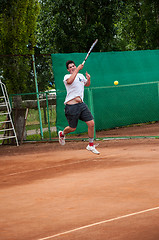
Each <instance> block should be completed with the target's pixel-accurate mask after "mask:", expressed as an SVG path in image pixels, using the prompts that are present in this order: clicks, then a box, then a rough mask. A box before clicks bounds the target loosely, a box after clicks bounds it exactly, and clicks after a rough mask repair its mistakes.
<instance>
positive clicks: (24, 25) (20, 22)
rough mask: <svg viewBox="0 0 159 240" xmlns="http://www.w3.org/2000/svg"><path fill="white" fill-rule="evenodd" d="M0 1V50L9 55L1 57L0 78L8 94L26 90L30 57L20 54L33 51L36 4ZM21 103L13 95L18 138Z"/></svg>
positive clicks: (26, 0)
mask: <svg viewBox="0 0 159 240" xmlns="http://www.w3.org/2000/svg"><path fill="white" fill-rule="evenodd" d="M0 4H1V11H0V36H1V41H0V53H1V54H3V55H8V56H9V57H8V56H6V57H3V65H2V68H1V69H2V75H3V81H4V82H5V83H6V85H7V89H8V92H9V94H11V93H22V92H24V91H25V90H26V89H27V81H28V77H29V73H30V70H31V64H30V59H27V58H24V57H23V56H21V55H23V54H31V53H32V54H33V53H34V46H35V43H36V38H35V30H36V21H37V17H38V14H39V11H40V6H39V2H38V0H20V1H19V0H0ZM11 55H12V57H11ZM13 55H17V56H13ZM30 80H31V79H30ZM21 103H22V98H21V96H16V97H15V98H14V108H16V114H15V118H14V120H15V128H16V131H17V137H18V140H20V139H21V136H22V129H23V122H22V119H24V118H22V116H23V117H24V111H23V110H22V109H21V107H22V105H21ZM19 108H20V111H19Z"/></svg>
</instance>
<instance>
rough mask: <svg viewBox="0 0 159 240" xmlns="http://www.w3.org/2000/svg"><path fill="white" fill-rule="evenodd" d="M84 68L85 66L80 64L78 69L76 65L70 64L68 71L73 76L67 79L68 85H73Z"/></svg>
mask: <svg viewBox="0 0 159 240" xmlns="http://www.w3.org/2000/svg"><path fill="white" fill-rule="evenodd" d="M82 68H83V64H80V65H79V66H78V67H76V66H75V65H74V64H69V66H68V69H67V70H68V71H69V73H70V74H71V76H70V77H69V78H68V79H67V83H68V84H72V83H73V81H74V80H75V78H76V76H77V73H78V72H79V71H80V70H81V69H82Z"/></svg>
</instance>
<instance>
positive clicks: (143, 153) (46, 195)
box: [0, 124, 159, 240]
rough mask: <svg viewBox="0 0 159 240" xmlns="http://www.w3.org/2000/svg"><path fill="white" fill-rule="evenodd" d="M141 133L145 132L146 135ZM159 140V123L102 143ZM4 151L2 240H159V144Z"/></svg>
mask: <svg viewBox="0 0 159 240" xmlns="http://www.w3.org/2000/svg"><path fill="white" fill-rule="evenodd" d="M139 130H140V133H139ZM138 134H139V135H143V136H144V135H155V136H156V135H159V126H158V124H154V125H144V126H143V128H141V127H131V128H127V129H126V128H123V129H122V128H121V129H115V130H110V131H107V132H105V133H104V132H101V133H98V137H101V136H102V137H104V136H105V137H107V136H111V137H113V136H115V137H116V136H126V135H129V136H130V135H138ZM97 143H99V146H98V148H97V149H98V150H99V151H100V152H101V154H100V155H99V156H98V155H95V154H93V153H91V152H88V151H87V150H86V149H85V147H86V146H87V142H82V141H79V142H73V141H67V142H66V145H65V146H60V145H59V144H58V143H57V142H52V143H34V144H31V143H25V144H22V145H21V146H19V147H16V146H0V239H1V240H46V239H57V240H158V239H159V139H157V138H153V139H151V138H142V139H121V140H119V139H116V140H106V141H97Z"/></svg>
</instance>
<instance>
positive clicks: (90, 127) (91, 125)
mask: <svg viewBox="0 0 159 240" xmlns="http://www.w3.org/2000/svg"><path fill="white" fill-rule="evenodd" d="M86 124H87V126H88V137H89V138H93V137H94V120H90V121H88V122H86Z"/></svg>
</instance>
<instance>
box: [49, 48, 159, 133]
mask: <svg viewBox="0 0 159 240" xmlns="http://www.w3.org/2000/svg"><path fill="white" fill-rule="evenodd" d="M85 55H86V54H85V53H70V54H52V55H51V57H52V64H53V72H54V77H55V86H56V91H57V99H56V103H57V106H56V111H57V122H56V126H57V131H58V130H61V129H63V128H64V127H65V126H66V125H67V120H66V118H65V115H64V99H65V96H66V90H65V86H64V84H63V78H64V75H65V74H66V73H68V72H67V69H66V66H65V63H66V61H67V60H74V61H75V63H76V65H77V66H78V65H79V64H80V63H82V62H83V60H84V58H85ZM158 64H159V50H145V51H130V52H129V51H127V52H102V53H91V56H90V57H89V58H88V60H87V62H86V63H85V65H84V68H83V69H82V71H81V73H83V74H85V72H86V71H87V72H88V73H89V74H90V75H91V86H90V87H89V88H88V87H85V98H84V101H85V102H86V103H87V104H88V105H89V107H90V109H91V111H93V114H94V118H95V127H96V130H105V129H110V128H115V127H121V126H127V125H131V124H137V123H145V122H151V121H158V120H159V66H158ZM115 80H117V81H119V84H118V85H117V86H115V85H114V81H115ZM86 131H87V126H86V124H85V123H83V122H81V121H79V124H78V127H77V129H76V133H83V132H86Z"/></svg>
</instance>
